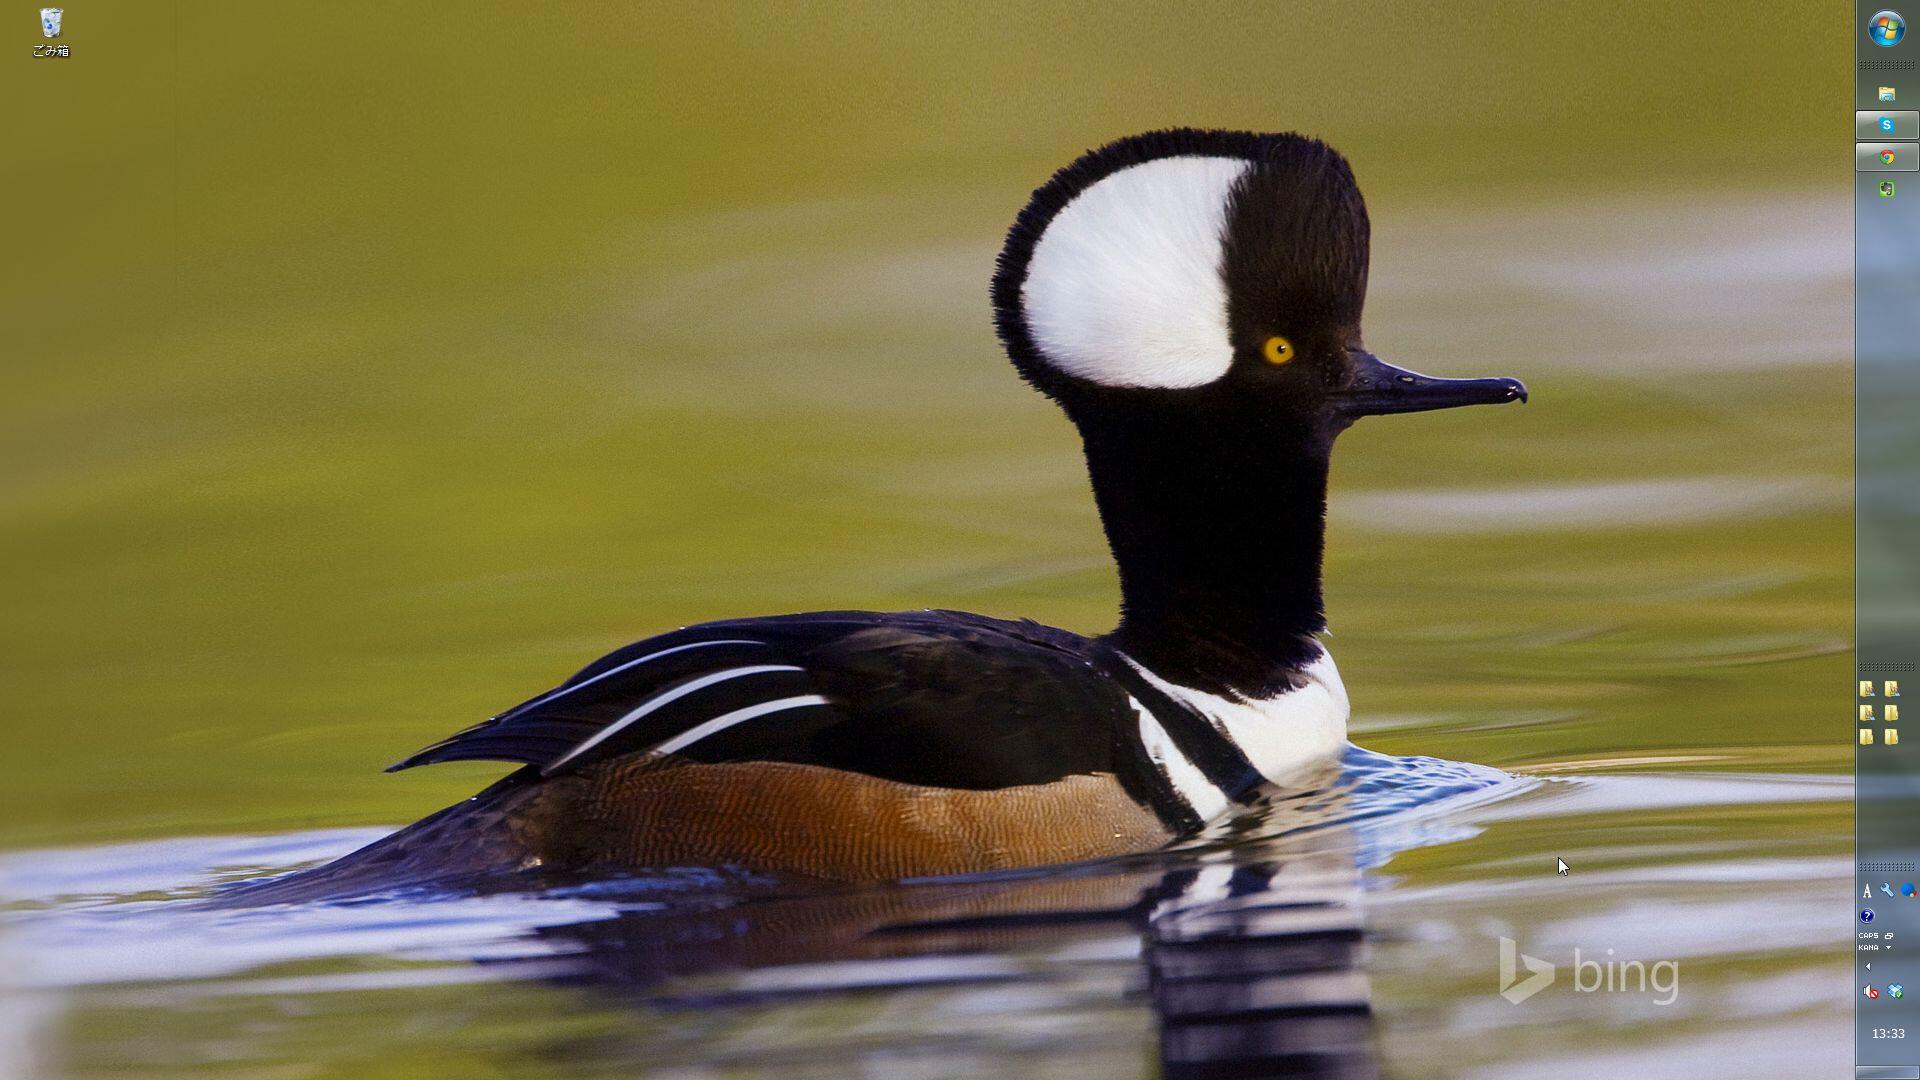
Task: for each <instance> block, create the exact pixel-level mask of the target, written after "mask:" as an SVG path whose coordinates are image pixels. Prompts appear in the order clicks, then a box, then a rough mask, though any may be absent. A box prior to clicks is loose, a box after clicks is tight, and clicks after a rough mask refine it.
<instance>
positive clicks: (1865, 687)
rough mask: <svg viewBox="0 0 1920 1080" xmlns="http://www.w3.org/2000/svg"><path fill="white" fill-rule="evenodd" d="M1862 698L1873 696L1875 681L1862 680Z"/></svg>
mask: <svg viewBox="0 0 1920 1080" xmlns="http://www.w3.org/2000/svg"><path fill="white" fill-rule="evenodd" d="M1860 696H1861V697H1872V696H1873V680H1872V679H1861V680H1860Z"/></svg>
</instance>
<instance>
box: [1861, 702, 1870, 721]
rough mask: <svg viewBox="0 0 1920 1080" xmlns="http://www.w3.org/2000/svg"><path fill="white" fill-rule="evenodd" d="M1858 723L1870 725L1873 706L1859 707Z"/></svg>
mask: <svg viewBox="0 0 1920 1080" xmlns="http://www.w3.org/2000/svg"><path fill="white" fill-rule="evenodd" d="M1860 722H1861V723H1863V724H1870V723H1872V722H1873V706H1871V705H1862V706H1860Z"/></svg>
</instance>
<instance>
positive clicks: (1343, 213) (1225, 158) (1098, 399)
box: [993, 129, 1527, 445]
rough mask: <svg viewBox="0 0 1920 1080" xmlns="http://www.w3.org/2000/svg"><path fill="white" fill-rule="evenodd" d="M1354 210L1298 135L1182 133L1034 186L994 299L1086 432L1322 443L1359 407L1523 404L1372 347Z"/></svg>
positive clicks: (1007, 331)
mask: <svg viewBox="0 0 1920 1080" xmlns="http://www.w3.org/2000/svg"><path fill="white" fill-rule="evenodd" d="M1368 246H1369V227H1368V221H1367V207H1366V202H1365V200H1363V199H1362V198H1361V195H1360V189H1359V187H1358V186H1357V185H1356V184H1355V182H1354V178H1353V171H1352V169H1351V168H1349V167H1348V165H1347V161H1346V159H1345V158H1343V157H1342V156H1341V155H1340V154H1339V153H1338V152H1336V151H1335V150H1333V148H1331V147H1329V146H1327V145H1326V144H1325V143H1322V142H1320V141H1318V140H1315V139H1309V138H1306V137H1304V136H1300V135H1294V134H1273V135H1262V134H1253V133H1248V132H1233V131H1200V130H1193V129H1180V130H1173V131H1160V132H1152V133H1148V134H1144V135H1136V136H1131V137H1129V138H1125V139H1121V140H1119V141H1117V142H1113V143H1110V144H1108V145H1106V146H1104V147H1101V148H1100V149H1098V150H1094V151H1092V152H1090V153H1088V154H1086V155H1084V156H1082V157H1081V158H1079V159H1078V160H1076V161H1074V162H1073V163H1072V164H1070V165H1068V166H1067V167H1066V168H1064V169H1061V170H1060V171H1059V172H1058V173H1056V174H1055V175H1054V177H1053V178H1052V179H1051V180H1050V181H1048V182H1047V183H1046V184H1045V185H1044V186H1042V187H1041V188H1040V189H1039V190H1038V191H1036V192H1035V193H1034V195H1033V198H1032V200H1031V201H1029V202H1028V204H1027V206H1026V208H1025V209H1024V210H1023V211H1022V212H1021V213H1020V216H1019V218H1018V220H1017V221H1016V222H1015V224H1014V226H1013V229H1012V230H1011V232H1010V233H1009V235H1008V238H1007V243H1006V246H1005V248H1004V249H1003V251H1002V252H1001V255H1000V260H999V265H998V269H997V272H996V274H995V276H994V281H993V302H994V311H995V317H996V322H997V326H998V329H999V332H1000V337H1001V340H1002V341H1003V342H1004V343H1005V345H1006V348H1007V352H1008V353H1009V355H1010V356H1011V357H1012V359H1013V362H1014V364H1015V366H1016V367H1018V368H1019V370H1020V372H1021V374H1022V375H1024V376H1025V377H1026V379H1027V380H1028V381H1029V382H1031V383H1032V384H1033V385H1034V386H1036V387H1038V388H1039V389H1040V390H1041V391H1042V392H1044V393H1046V394H1047V395H1048V396H1050V397H1052V398H1054V399H1055V400H1056V401H1058V402H1060V404H1061V405H1062V406H1063V407H1064V408H1065V409H1066V410H1067V412H1068V414H1069V415H1070V416H1072V417H1073V418H1074V420H1075V421H1076V422H1078V423H1081V424H1082V425H1083V427H1084V426H1085V423H1086V422H1087V421H1088V420H1089V419H1091V418H1094V417H1098V416H1102V415H1105V416H1113V415H1115V414H1124V413H1128V412H1133V411H1144V412H1147V413H1164V412H1166V411H1168V410H1179V411H1188V412H1191V413H1194V414H1197V415H1206V416H1210V417H1211V418H1213V419H1215V420H1218V421H1221V422H1228V421H1231V422H1235V423H1258V424H1261V425H1263V426H1284V427H1287V428H1290V429H1292V431H1293V432H1294V433H1295V434H1297V435H1299V436H1300V438H1301V441H1302V443H1303V445H1312V444H1316V443H1318V444H1322V445H1325V444H1330V443H1331V441H1332V439H1333V437H1334V436H1336V435H1338V434H1339V433H1340V432H1341V431H1343V430H1345V429H1346V428H1347V427H1348V426H1350V425H1351V424H1352V423H1353V422H1354V421H1355V420H1358V419H1359V418H1361V417H1363V416H1374V415H1381V414H1387V413H1406V412H1423V411H1427V410H1432V409H1448V408H1454V407H1456V406H1461V405H1482V404H1498V403H1501V402H1508V401H1524V400H1526V397H1527V390H1526V387H1525V386H1523V385H1522V384H1521V383H1520V382H1519V381H1518V380H1515V379H1504V378H1495V379H1442V378H1434V377H1431V376H1427V375H1422V374H1419V373H1418V372H1414V371H1408V370H1406V369H1404V368H1399V367H1396V366H1394V365H1392V364H1389V363H1387V362H1386V361H1384V360H1381V359H1380V358H1379V357H1377V356H1374V355H1373V354H1372V353H1370V352H1368V351H1367V349H1366V347H1365V345H1364V344H1363V341H1362V335H1361V327H1360V317H1361V311H1362V309H1363V307H1364V306H1365V303H1366V294H1367V260H1368Z"/></svg>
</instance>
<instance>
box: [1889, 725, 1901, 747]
mask: <svg viewBox="0 0 1920 1080" xmlns="http://www.w3.org/2000/svg"><path fill="white" fill-rule="evenodd" d="M1887 745H1888V746H1899V745H1900V729H1899V728H1897V727H1890V728H1888V729H1887Z"/></svg>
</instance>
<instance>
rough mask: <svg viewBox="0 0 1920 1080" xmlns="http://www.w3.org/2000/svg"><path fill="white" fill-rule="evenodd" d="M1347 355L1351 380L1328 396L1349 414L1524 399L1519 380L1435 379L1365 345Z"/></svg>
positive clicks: (1525, 398) (1382, 412) (1341, 410)
mask: <svg viewBox="0 0 1920 1080" xmlns="http://www.w3.org/2000/svg"><path fill="white" fill-rule="evenodd" d="M1352 356H1353V380H1352V381H1351V382H1350V383H1348V384H1347V387H1346V389H1344V390H1341V391H1339V392H1337V393H1335V394H1334V395H1333V406H1334V408H1335V409H1336V410H1338V411H1339V412H1340V413H1342V414H1343V415H1345V416H1347V417H1348V418H1359V417H1362V416H1383V415H1385V414H1387V413H1409V412H1426V411H1428V410H1430V409H1451V408H1454V407H1456V406H1460V405H1499V404H1503V403H1505V402H1508V401H1525V400H1527V387H1526V384H1524V383H1522V382H1521V381H1520V380H1519V379H1436V378H1434V377H1433V376H1431V375H1422V374H1420V373H1419V372H1417V371H1408V370H1407V369H1406V368H1398V367H1394V366H1393V365H1392V364H1389V363H1387V362H1386V361H1385V360H1382V359H1380V358H1379V357H1377V356H1375V355H1373V354H1372V353H1370V352H1367V351H1365V350H1364V349H1356V350H1354V352H1353V354H1352Z"/></svg>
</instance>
